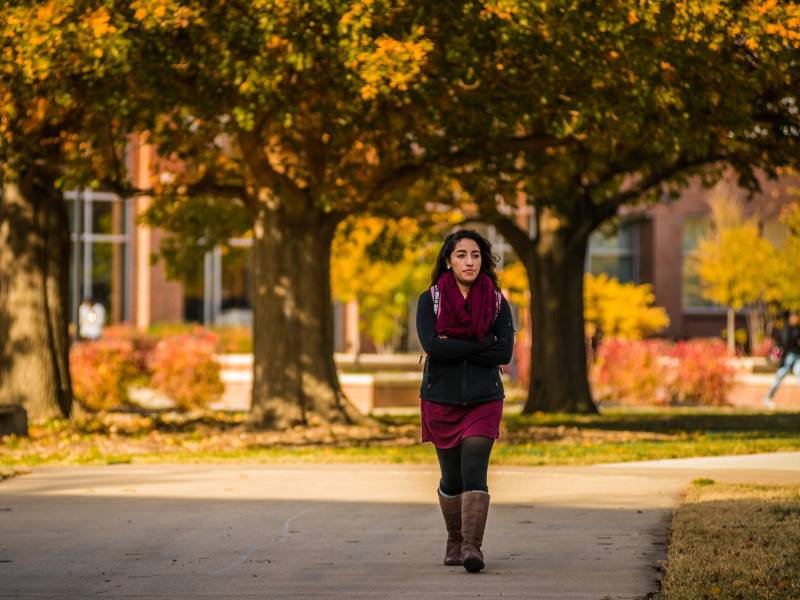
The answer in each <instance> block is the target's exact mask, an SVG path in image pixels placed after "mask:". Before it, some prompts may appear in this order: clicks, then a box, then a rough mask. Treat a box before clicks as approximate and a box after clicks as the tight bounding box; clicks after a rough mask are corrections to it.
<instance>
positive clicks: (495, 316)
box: [417, 230, 514, 572]
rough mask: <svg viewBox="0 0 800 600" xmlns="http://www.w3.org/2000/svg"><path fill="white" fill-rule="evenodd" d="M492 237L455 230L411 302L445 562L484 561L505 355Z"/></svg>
mask: <svg viewBox="0 0 800 600" xmlns="http://www.w3.org/2000/svg"><path fill="white" fill-rule="evenodd" d="M494 266H495V260H494V257H493V256H492V248H491V244H489V242H488V241H487V240H486V239H484V238H483V237H482V236H481V235H480V234H478V233H477V232H475V231H471V230H461V231H457V232H455V233H452V234H450V235H449V236H447V238H446V239H445V241H444V244H443V245H442V248H441V250H440V251H439V256H438V258H437V259H436V265H435V266H434V268H433V273H432V276H431V288H430V289H429V290H427V291H425V292H424V293H423V294H422V295H421V296H420V297H419V301H418V302H417V333H418V334H419V340H420V343H421V344H422V348H423V349H424V350H425V352H426V354H427V356H426V358H425V368H424V371H423V377H422V387H421V388H420V397H421V411H422V441H423V442H428V441H430V442H433V445H434V446H435V447H436V455H437V457H438V459H439V467H440V469H441V479H440V481H439V489H438V492H437V495H438V497H439V505H440V506H441V509H442V514H443V515H444V522H445V526H446V528H447V545H446V549H445V558H444V564H446V565H463V566H464V568H465V569H466V570H467V571H470V572H478V571H480V570H481V569H483V567H484V558H483V553H482V552H481V544H482V542H483V533H484V529H485V527H486V517H487V514H488V511H489V488H488V486H487V485H486V476H487V470H488V468H489V455H490V454H491V451H492V445H493V444H494V440H496V439H497V438H498V437H499V436H500V418H501V417H502V415H503V398H504V396H505V393H504V391H503V383H502V381H501V379H500V376H501V373H502V368H501V366H500V365H504V364H507V363H508V362H509V361H510V360H511V354H512V350H513V347H514V327H513V323H512V319H511V308H510V307H509V304H508V302H507V301H506V299H505V298H504V297H503V296H502V295H501V294H500V288H499V285H498V283H497V275H496V274H495V272H494Z"/></svg>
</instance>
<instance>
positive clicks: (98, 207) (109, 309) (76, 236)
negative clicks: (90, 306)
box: [64, 190, 133, 325]
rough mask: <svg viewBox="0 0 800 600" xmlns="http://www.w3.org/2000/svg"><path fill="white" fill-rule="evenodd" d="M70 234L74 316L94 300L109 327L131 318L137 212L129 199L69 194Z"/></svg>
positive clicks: (85, 192) (73, 319)
mask: <svg viewBox="0 0 800 600" xmlns="http://www.w3.org/2000/svg"><path fill="white" fill-rule="evenodd" d="M64 199H65V201H66V203H67V212H68V215H69V223H70V229H71V232H70V233H71V235H70V239H71V240H72V248H71V250H72V256H71V261H70V315H71V319H70V320H71V322H72V323H73V324H74V323H76V322H77V316H78V306H79V305H80V303H81V301H82V300H83V299H84V298H86V297H89V296H90V297H92V298H93V299H94V301H95V302H99V303H100V304H102V305H103V307H104V308H105V310H106V323H107V324H109V325H110V324H114V323H122V322H124V321H130V320H131V319H132V314H131V313H132V310H131V285H130V280H131V277H132V276H133V262H132V261H133V253H132V251H131V232H132V230H133V212H132V210H133V209H132V206H131V203H130V201H129V200H123V199H121V198H120V197H119V196H117V195H116V194H112V193H109V192H98V191H93V190H70V191H68V192H66V193H65V194H64Z"/></svg>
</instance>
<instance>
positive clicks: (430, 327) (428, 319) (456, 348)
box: [417, 291, 495, 359]
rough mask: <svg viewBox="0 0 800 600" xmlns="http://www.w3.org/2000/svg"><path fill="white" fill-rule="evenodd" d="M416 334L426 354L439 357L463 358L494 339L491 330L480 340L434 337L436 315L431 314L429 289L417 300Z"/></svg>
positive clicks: (487, 345) (489, 344)
mask: <svg viewBox="0 0 800 600" xmlns="http://www.w3.org/2000/svg"><path fill="white" fill-rule="evenodd" d="M417 335H418V336H419V343H420V344H421V345H422V349H423V350H425V352H426V353H427V354H428V356H430V357H431V358H441V359H459V358H465V357H467V356H469V355H471V354H474V353H475V352H479V351H481V350H483V349H484V348H488V347H489V346H491V345H492V343H493V342H494V341H495V336H494V334H493V333H492V332H489V334H487V336H486V337H485V338H484V339H483V340H481V341H478V340H462V339H459V338H446V339H442V338H438V337H436V315H434V314H433V299H432V298H431V294H430V292H429V291H425V292H423V294H422V295H421V296H420V297H419V300H418V301H417Z"/></svg>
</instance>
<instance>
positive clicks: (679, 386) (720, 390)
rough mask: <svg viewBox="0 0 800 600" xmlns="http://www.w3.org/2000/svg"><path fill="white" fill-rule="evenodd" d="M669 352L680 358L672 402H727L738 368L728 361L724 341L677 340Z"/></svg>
mask: <svg viewBox="0 0 800 600" xmlns="http://www.w3.org/2000/svg"><path fill="white" fill-rule="evenodd" d="M670 355H671V356H672V357H674V358H676V359H677V364H676V366H675V372H674V375H673V378H672V385H671V391H672V400H673V402H678V403H681V404H706V405H713V406H720V405H723V404H726V402H727V395H728V392H729V391H730V389H731V387H732V386H733V376H734V373H735V371H734V368H733V367H732V366H731V365H730V364H729V363H728V359H727V352H726V348H725V344H724V342H722V341H721V340H718V339H697V340H690V341H687V342H678V343H677V344H676V345H675V347H674V348H673V349H672V352H671V353H670Z"/></svg>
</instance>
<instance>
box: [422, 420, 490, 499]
mask: <svg viewBox="0 0 800 600" xmlns="http://www.w3.org/2000/svg"><path fill="white" fill-rule="evenodd" d="M492 444H494V440H493V439H492V438H488V437H483V436H480V435H473V436H469V437H466V438H464V439H463V440H462V441H461V445H460V446H455V447H454V448H436V456H437V457H438V458H439V468H440V469H441V471H442V479H441V481H440V482H439V489H441V490H442V492H444V493H445V494H447V495H449V496H455V495H456V494H460V493H461V492H471V491H474V490H481V491H484V492H488V491H489V488H488V487H487V486H486V472H487V471H488V469H489V455H490V454H491V452H492Z"/></svg>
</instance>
